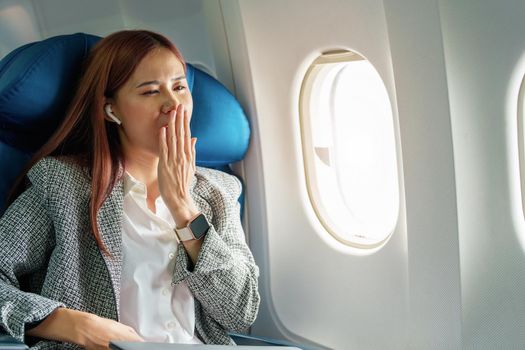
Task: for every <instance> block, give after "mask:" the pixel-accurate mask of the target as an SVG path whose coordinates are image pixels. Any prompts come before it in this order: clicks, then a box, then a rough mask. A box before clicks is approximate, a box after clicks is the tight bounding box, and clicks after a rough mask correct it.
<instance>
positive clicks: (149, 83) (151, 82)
mask: <svg viewBox="0 0 525 350" xmlns="http://www.w3.org/2000/svg"><path fill="white" fill-rule="evenodd" d="M182 79H186V76H185V75H181V76H178V77H175V78H171V81H172V82H173V81H177V80H182ZM146 85H160V82H159V81H158V80H151V81H145V82H143V83H140V84H139V85H137V86H135V88H136V89H137V88H139V87H142V86H146Z"/></svg>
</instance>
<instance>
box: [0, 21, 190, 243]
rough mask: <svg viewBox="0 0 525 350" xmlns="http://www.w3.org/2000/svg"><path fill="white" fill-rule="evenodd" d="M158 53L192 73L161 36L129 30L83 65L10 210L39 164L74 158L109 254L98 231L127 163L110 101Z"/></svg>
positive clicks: (14, 193) (104, 42)
mask: <svg viewBox="0 0 525 350" xmlns="http://www.w3.org/2000/svg"><path fill="white" fill-rule="evenodd" d="M157 48H167V49H169V50H171V51H172V52H173V53H174V54H175V56H176V57H177V58H178V59H179V61H180V62H181V63H182V65H183V66H184V71H186V63H185V61H184V59H183V57H182V55H181V53H180V52H179V50H178V49H177V47H176V46H175V45H174V44H173V43H172V42H171V41H170V40H169V39H167V38H166V37H164V36H162V35H160V34H158V33H154V32H150V31H146V30H123V31H119V32H116V33H113V34H111V35H109V36H107V37H106V38H104V39H102V40H100V41H99V42H98V43H97V44H96V45H95V47H94V48H93V49H92V50H91V52H90V53H89V55H88V57H87V59H86V61H85V62H84V64H83V73H82V76H81V78H80V81H79V83H78V89H77V91H76V93H75V95H74V97H73V100H72V101H71V104H70V105H69V107H68V110H67V112H66V116H65V118H64V120H63V122H62V124H61V125H60V126H59V128H58V129H57V130H56V131H55V133H54V134H53V135H52V136H51V138H50V139H49V140H48V141H47V142H46V143H45V144H44V145H43V146H42V148H40V149H39V150H38V151H37V152H36V153H35V154H34V155H33V157H32V158H31V160H30V161H29V163H28V165H27V166H26V168H25V169H24V171H23V172H22V173H21V175H20V176H19V177H18V178H17V180H16V182H15V186H14V188H13V191H12V192H11V194H10V196H9V200H8V205H9V204H11V203H12V202H13V201H14V200H15V199H16V198H17V197H18V196H19V195H20V193H22V192H23V191H24V190H25V178H26V176H27V172H28V171H29V169H31V167H32V166H33V165H34V164H35V163H37V162H38V161H39V160H41V159H42V158H44V157H48V156H68V159H71V160H73V162H75V163H77V164H78V165H79V166H81V167H85V168H87V169H88V172H89V176H90V178H91V198H90V202H89V217H90V223H91V229H92V232H93V235H94V237H95V240H96V241H97V245H98V247H99V248H100V249H101V251H103V252H104V253H108V251H107V249H106V247H105V246H104V244H103V242H102V239H101V236H100V232H99V229H98V224H97V213H98V211H99V209H100V208H101V207H102V204H103V203H104V201H105V200H106V198H107V196H108V195H109V194H110V193H111V191H112V189H113V187H114V186H115V184H116V182H117V181H118V176H119V170H120V167H121V166H122V167H124V159H123V155H122V147H121V144H120V140H119V136H118V129H117V126H116V124H115V123H112V122H106V119H105V113H104V101H105V99H106V98H113V97H114V96H115V94H116V92H117V91H118V89H119V88H120V87H121V86H122V85H124V83H125V82H126V81H127V80H128V79H129V78H130V77H131V75H132V73H133V72H134V70H135V68H136V67H137V66H138V64H139V63H140V61H141V60H142V59H143V58H144V57H145V56H146V55H147V54H148V53H150V52H151V51H153V50H155V49H157Z"/></svg>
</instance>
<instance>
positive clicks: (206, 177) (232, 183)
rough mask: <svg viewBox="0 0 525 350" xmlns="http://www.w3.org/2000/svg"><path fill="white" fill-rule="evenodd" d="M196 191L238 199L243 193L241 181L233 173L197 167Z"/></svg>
mask: <svg viewBox="0 0 525 350" xmlns="http://www.w3.org/2000/svg"><path fill="white" fill-rule="evenodd" d="M196 170H197V171H196V173H195V177H196V180H197V181H196V184H195V191H196V192H200V194H202V193H205V194H209V195H214V196H217V195H219V196H223V197H227V198H231V199H234V200H237V199H238V198H239V196H240V195H241V182H240V181H239V179H238V178H237V177H235V176H233V175H230V174H227V173H225V172H223V171H220V170H215V169H210V168H204V167H197V169H196Z"/></svg>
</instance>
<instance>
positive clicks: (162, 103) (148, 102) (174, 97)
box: [108, 48, 193, 156]
mask: <svg viewBox="0 0 525 350" xmlns="http://www.w3.org/2000/svg"><path fill="white" fill-rule="evenodd" d="M108 103H111V107H112V110H113V113H114V114H115V115H116V116H117V117H118V118H119V119H120V120H121V121H122V124H121V125H120V127H119V135H120V139H121V142H122V145H123V147H124V148H125V149H126V148H127V149H132V150H141V151H146V152H148V153H151V154H153V155H155V156H158V154H159V147H158V145H159V135H160V134H159V133H160V130H161V128H162V127H163V126H166V125H167V123H168V116H169V114H170V112H171V111H176V109H177V106H178V105H179V104H182V105H184V109H185V110H186V111H188V114H189V116H190V117H191V113H192V110H193V100H192V98H191V93H190V90H189V88H188V82H187V81H186V76H185V74H184V67H183V65H182V63H181V62H180V61H179V60H178V59H177V57H176V56H175V55H174V54H173V53H172V52H171V51H170V50H168V49H166V48H159V49H156V50H154V51H152V52H150V53H149V54H148V55H146V57H144V58H143V59H142V61H141V62H140V63H139V65H138V66H137V68H136V69H135V71H134V72H133V74H132V75H131V77H130V78H129V79H128V81H127V82H126V83H125V84H124V85H123V86H122V87H121V88H120V89H119V90H118V91H117V93H116V96H115V98H114V99H113V100H108Z"/></svg>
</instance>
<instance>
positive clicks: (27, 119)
mask: <svg viewBox="0 0 525 350" xmlns="http://www.w3.org/2000/svg"><path fill="white" fill-rule="evenodd" d="M98 40H100V37H97V36H94V35H89V34H84V33H76V34H72V35H60V36H55V37H52V38H48V39H45V40H42V41H37V42H33V43H29V44H27V45H24V46H22V47H20V48H18V49H16V50H14V51H12V52H11V53H10V54H8V55H7V56H6V57H4V58H3V59H2V60H1V61H0V216H1V214H2V213H3V211H4V210H5V206H4V203H5V198H6V196H7V194H8V192H9V191H10V189H11V187H12V185H13V182H14V180H15V179H16V177H17V176H18V175H19V174H20V172H21V170H22V169H23V167H24V165H25V164H26V163H27V161H28V160H29V159H30V157H31V155H32V154H33V153H34V152H35V151H36V150H38V149H39V148H40V147H41V146H42V145H43V144H44V143H45V142H46V140H47V139H49V137H50V136H51V134H52V133H53V131H54V130H55V129H56V128H57V126H58V125H59V124H60V122H61V120H62V118H63V117H64V116H65V112H66V109H67V107H68V104H69V102H70V100H71V98H72V96H73V94H74V92H75V89H76V84H77V81H78V79H79V76H80V69H81V63H82V61H83V60H84V59H85V58H86V56H87V54H88V52H89V50H90V49H91V47H93V46H94V45H95V44H96V42H97V41H98ZM186 76H187V80H188V84H189V88H190V91H191V92H192V96H193V104H194V106H193V116H192V120H191V125H190V128H191V131H192V136H194V137H197V138H198V142H197V145H196V151H197V165H199V166H206V167H212V168H216V169H220V170H224V171H229V167H228V165H229V164H230V163H233V162H237V161H239V160H241V159H242V158H243V157H244V155H245V153H246V150H247V148H248V143H249V138H250V127H249V124H248V120H247V118H246V115H245V114H244V112H243V110H242V108H241V106H240V105H239V103H238V102H237V100H236V99H235V97H234V96H233V95H232V94H231V93H230V92H229V91H228V90H227V89H226V88H225V87H224V86H223V85H222V84H221V83H220V82H218V81H217V80H216V79H215V78H213V77H211V76H210V75H208V74H207V73H205V72H203V71H201V70H199V69H198V68H196V67H194V66H192V65H191V64H188V65H187V72H186Z"/></svg>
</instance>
